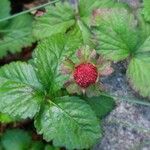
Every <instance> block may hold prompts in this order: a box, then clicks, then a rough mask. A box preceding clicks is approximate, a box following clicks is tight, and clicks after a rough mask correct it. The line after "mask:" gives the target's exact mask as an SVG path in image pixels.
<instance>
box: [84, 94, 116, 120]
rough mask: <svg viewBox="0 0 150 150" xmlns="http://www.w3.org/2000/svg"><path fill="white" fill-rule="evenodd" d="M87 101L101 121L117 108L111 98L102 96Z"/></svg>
mask: <svg viewBox="0 0 150 150" xmlns="http://www.w3.org/2000/svg"><path fill="white" fill-rule="evenodd" d="M85 100H86V101H87V103H88V104H89V105H90V106H91V108H92V110H93V111H94V112H95V113H96V115H97V117H99V118H100V119H102V118H104V117H105V116H106V115H107V114H108V113H109V112H111V110H112V109H113V108H114V107H115V101H114V100H113V98H112V97H109V96H104V95H100V96H98V97H91V98H85Z"/></svg>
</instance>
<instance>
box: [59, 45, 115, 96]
mask: <svg viewBox="0 0 150 150" xmlns="http://www.w3.org/2000/svg"><path fill="white" fill-rule="evenodd" d="M76 58H78V59H75V58H74V57H73V59H74V60H75V61H72V60H71V59H70V58H66V59H65V61H64V63H63V64H62V67H61V72H62V74H65V75H68V74H70V79H69V80H68V81H67V82H66V83H65V87H66V89H67V91H68V92H69V93H70V94H73V93H74V94H75V93H78V94H81V93H86V91H88V92H89V89H91V88H92V87H94V91H96V89H95V88H97V89H103V88H101V84H100V83H98V82H97V81H99V77H101V76H107V75H109V74H111V73H112V72H113V69H112V67H111V63H110V62H108V61H106V60H105V59H103V57H101V56H99V55H98V54H97V53H96V51H95V50H90V48H89V46H84V47H82V48H81V49H79V50H77V53H76ZM90 91H91V90H90Z"/></svg>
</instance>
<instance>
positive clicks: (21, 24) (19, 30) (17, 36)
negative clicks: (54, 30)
mask: <svg viewBox="0 0 150 150" xmlns="http://www.w3.org/2000/svg"><path fill="white" fill-rule="evenodd" d="M32 20H33V18H32V17H31V16H30V15H29V14H24V15H20V16H18V17H15V18H13V19H12V20H9V25H7V26H6V27H5V28H4V29H3V32H2V33H3V36H2V38H0V57H3V56H5V55H6V54H7V51H9V52H11V53H15V52H18V51H20V50H21V48H23V47H26V46H30V45H31V44H32V42H34V38H33V36H32ZM0 33H1V31H0Z"/></svg>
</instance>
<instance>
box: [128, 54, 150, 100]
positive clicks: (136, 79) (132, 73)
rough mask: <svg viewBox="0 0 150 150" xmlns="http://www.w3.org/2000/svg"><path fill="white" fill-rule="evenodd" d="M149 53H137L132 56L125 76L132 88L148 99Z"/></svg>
mask: <svg viewBox="0 0 150 150" xmlns="http://www.w3.org/2000/svg"><path fill="white" fill-rule="evenodd" d="M149 71H150V54H137V55H136V56H135V57H134V58H132V60H131V62H130V64H129V66H128V69H127V77H128V80H129V82H130V84H131V86H132V87H133V89H134V90H135V91H137V92H139V94H140V95H141V96H143V97H148V98H149V99H150V76H149Z"/></svg>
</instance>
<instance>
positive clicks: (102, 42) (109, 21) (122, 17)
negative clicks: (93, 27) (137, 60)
mask: <svg viewBox="0 0 150 150" xmlns="http://www.w3.org/2000/svg"><path fill="white" fill-rule="evenodd" d="M135 26H136V22H135V20H134V17H133V15H132V14H130V13H128V12H127V10H125V9H110V10H108V9H103V10H101V15H100V19H99V27H98V30H97V34H98V40H99V47H98V48H97V49H98V52H99V53H100V54H102V55H104V57H106V58H107V59H111V60H114V61H120V60H123V59H125V58H127V57H128V56H129V54H131V53H132V51H134V50H135V47H136V44H137V32H136V29H135Z"/></svg>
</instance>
